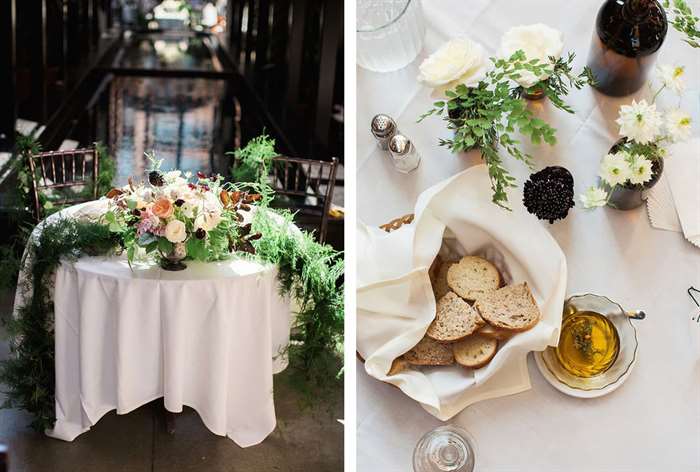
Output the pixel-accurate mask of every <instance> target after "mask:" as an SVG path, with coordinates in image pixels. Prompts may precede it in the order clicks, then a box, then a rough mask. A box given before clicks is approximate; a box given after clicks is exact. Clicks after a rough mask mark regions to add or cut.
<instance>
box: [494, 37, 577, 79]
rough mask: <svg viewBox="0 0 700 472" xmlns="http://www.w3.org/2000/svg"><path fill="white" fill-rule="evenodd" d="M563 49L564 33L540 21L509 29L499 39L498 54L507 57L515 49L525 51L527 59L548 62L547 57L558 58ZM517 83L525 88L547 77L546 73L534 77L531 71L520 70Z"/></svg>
mask: <svg viewBox="0 0 700 472" xmlns="http://www.w3.org/2000/svg"><path fill="white" fill-rule="evenodd" d="M563 49H564V35H563V34H562V33H561V31H559V30H556V29H554V28H552V27H550V26H547V25H544V24H542V23H537V24H534V25H527V26H516V27H514V28H511V29H509V30H508V31H506V33H505V34H504V35H503V38H502V39H501V48H500V56H501V57H503V58H509V57H510V56H512V55H513V54H514V53H515V52H516V51H518V50H520V51H523V52H524V53H525V57H526V58H527V59H528V60H532V59H538V60H539V61H540V62H541V63H548V62H549V57H550V56H553V57H555V58H557V59H558V58H559V57H560V56H561V53H562V51H563ZM520 75H521V76H520V78H519V79H518V83H519V84H520V85H521V86H523V87H526V88H529V87H532V86H533V85H535V84H536V83H537V82H539V81H541V80H544V79H546V78H547V76H546V75H543V76H541V77H536V76H535V75H534V74H533V73H531V72H528V71H524V72H521V74H520Z"/></svg>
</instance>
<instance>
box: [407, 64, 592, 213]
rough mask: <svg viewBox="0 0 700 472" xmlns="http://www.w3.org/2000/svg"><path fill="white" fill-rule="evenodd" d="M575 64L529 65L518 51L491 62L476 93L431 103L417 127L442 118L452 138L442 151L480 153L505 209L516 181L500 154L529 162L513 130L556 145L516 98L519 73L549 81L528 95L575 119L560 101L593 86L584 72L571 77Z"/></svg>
mask: <svg viewBox="0 0 700 472" xmlns="http://www.w3.org/2000/svg"><path fill="white" fill-rule="evenodd" d="M573 59H574V54H573V53H571V54H569V56H568V58H567V59H555V58H553V57H552V58H550V61H549V62H547V63H542V62H540V61H539V60H538V59H532V60H527V58H526V57H525V53H524V52H523V51H516V52H515V53H514V54H513V55H512V56H511V57H510V58H508V59H503V58H498V59H497V58H491V61H492V62H493V65H494V67H493V68H492V69H491V70H490V71H489V72H488V73H487V74H486V77H485V78H484V79H483V80H482V81H481V82H479V84H478V85H477V87H474V88H468V87H466V86H465V85H463V84H460V85H457V86H456V87H455V88H454V89H453V90H448V91H446V92H445V95H446V97H447V100H446V101H445V100H440V101H437V102H435V103H434V104H433V108H431V109H430V110H428V111H427V112H426V113H424V114H423V115H421V116H420V118H419V119H418V121H419V122H420V121H422V120H423V119H425V118H426V117H428V116H431V115H435V116H442V117H443V119H444V120H445V121H447V128H448V129H450V130H452V131H454V137H453V138H452V139H440V141H439V144H440V146H446V147H448V148H449V149H450V151H452V152H455V153H456V152H463V151H468V150H470V149H479V150H480V151H481V154H482V156H483V159H484V162H485V163H486V165H487V167H488V172H489V178H490V180H491V189H492V191H493V195H492V201H493V202H494V203H495V204H497V205H499V206H500V207H502V208H505V209H508V206H507V203H508V195H507V193H506V191H507V189H508V188H511V187H515V186H516V185H515V178H514V177H513V176H512V175H510V173H509V172H508V170H507V169H506V168H505V167H504V166H503V160H502V158H501V157H500V155H499V152H498V148H499V147H503V148H504V149H505V150H506V152H507V153H508V154H510V155H511V156H512V157H514V158H515V159H517V160H519V161H521V162H523V163H524V164H525V165H527V166H528V167H532V159H533V158H532V156H531V155H530V154H528V153H525V152H523V151H521V150H520V148H519V145H520V141H519V140H517V139H515V138H514V137H513V136H512V134H513V133H515V132H516V130H517V131H518V132H520V133H521V134H522V135H525V136H527V137H528V138H529V139H530V141H531V142H532V143H533V144H540V143H542V142H543V141H544V142H545V143H547V144H550V145H554V144H555V143H556V130H555V129H554V128H552V127H551V126H550V125H549V124H548V123H546V122H545V121H544V120H542V119H540V118H537V117H535V116H534V114H533V113H532V111H530V110H529V109H528V108H527V106H526V105H525V103H524V102H523V101H522V100H521V98H520V97H521V95H522V94H523V93H524V92H525V91H524V90H523V89H522V87H519V86H517V85H516V81H517V79H519V78H520V77H521V76H522V73H523V72H530V73H532V74H534V75H535V76H537V77H541V76H546V75H548V76H549V78H548V79H546V80H543V81H541V82H539V83H538V84H535V85H534V86H533V87H531V88H530V89H528V91H530V90H536V89H538V88H539V89H542V90H543V91H544V93H545V94H546V96H547V97H549V98H550V100H551V101H552V103H553V104H554V106H556V107H558V108H560V109H562V110H564V111H566V112H568V113H573V110H572V109H571V108H570V107H569V106H568V105H566V104H565V103H564V101H563V98H562V97H563V96H564V95H566V94H567V93H568V92H569V88H570V87H574V88H581V87H583V86H584V85H585V84H586V83H590V82H591V81H592V75H591V73H590V71H589V70H587V69H584V72H583V73H581V74H579V75H574V74H573V73H572V69H571V64H572V62H573Z"/></svg>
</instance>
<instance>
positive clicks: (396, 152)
mask: <svg viewBox="0 0 700 472" xmlns="http://www.w3.org/2000/svg"><path fill="white" fill-rule="evenodd" d="M389 153H390V154H391V161H392V162H393V164H394V167H396V170H398V171H399V172H403V173H404V174H408V173H409V172H412V171H414V170H416V169H417V168H418V165H419V164H420V154H418V152H416V148H415V146H414V145H413V143H412V142H411V140H410V139H408V138H407V137H406V136H404V135H403V134H395V135H394V136H392V138H391V139H390V140H389Z"/></svg>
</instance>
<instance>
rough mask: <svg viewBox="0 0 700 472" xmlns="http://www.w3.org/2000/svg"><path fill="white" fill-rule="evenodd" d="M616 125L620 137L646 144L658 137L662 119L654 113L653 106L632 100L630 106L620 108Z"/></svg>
mask: <svg viewBox="0 0 700 472" xmlns="http://www.w3.org/2000/svg"><path fill="white" fill-rule="evenodd" d="M616 123H617V124H618V125H620V136H623V137H625V138H628V139H631V140H633V141H636V142H637V143H639V144H647V143H650V142H652V141H653V140H654V139H655V138H656V137H657V136H658V135H659V133H660V131H661V126H662V124H663V118H662V116H661V113H659V112H658V111H656V105H655V104H653V103H652V104H651V105H649V104H648V103H647V101H646V100H640V101H639V102H637V101H636V100H632V104H631V105H622V106H621V107H620V117H619V118H618V119H617V121H616Z"/></svg>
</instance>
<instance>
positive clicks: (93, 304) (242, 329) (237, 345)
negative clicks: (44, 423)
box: [14, 199, 299, 447]
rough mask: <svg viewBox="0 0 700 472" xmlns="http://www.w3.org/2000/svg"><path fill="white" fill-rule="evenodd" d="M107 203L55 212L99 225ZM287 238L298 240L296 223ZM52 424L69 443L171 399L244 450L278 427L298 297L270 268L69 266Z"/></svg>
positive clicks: (60, 296)
mask: <svg viewBox="0 0 700 472" xmlns="http://www.w3.org/2000/svg"><path fill="white" fill-rule="evenodd" d="M106 208H107V200H105V199H101V200H97V201H94V202H88V203H84V204H80V205H75V206H72V207H69V208H66V209H65V210H62V211H61V212H59V213H56V214H54V215H51V216H50V217H48V218H47V219H46V220H44V221H43V222H42V223H41V224H39V225H38V226H37V227H36V228H35V229H34V231H33V232H32V236H31V238H32V239H33V240H36V238H38V237H39V234H40V232H41V230H42V228H43V226H44V225H45V224H48V223H51V222H55V221H57V220H58V219H60V218H64V217H70V218H77V219H83V220H96V219H97V218H99V215H101V214H103V213H104V211H105V210H106ZM290 231H293V232H298V231H299V230H298V228H296V226H293V225H292V226H291V227H290ZM30 265H31V253H29V255H28V258H26V259H25V262H24V267H23V270H22V271H21V272H20V277H19V284H18V289H17V294H16V297H15V303H14V307H15V314H14V316H18V311H17V310H18V308H19V307H20V306H22V305H24V303H26V302H27V299H26V296H27V294H28V292H27V290H26V288H27V284H28V282H29V280H30V278H29V273H28V272H27V271H28V268H29V267H30ZM54 315H55V347H56V358H55V368H56V424H55V425H54V429H53V430H50V431H47V432H46V433H47V434H48V435H49V436H52V437H55V438H57V439H63V440H65V441H72V440H73V439H75V438H76V437H77V436H79V435H80V434H82V433H84V432H85V431H87V430H89V429H90V427H91V426H92V425H94V424H95V423H97V421H99V419H100V418H101V417H102V416H103V415H104V414H105V413H107V412H109V411H111V410H114V409H116V410H117V413H118V414H124V413H128V412H130V411H132V410H134V409H136V408H138V407H140V406H142V405H144V404H146V403H148V402H150V401H152V400H155V399H157V398H160V397H164V402H165V407H166V408H167V409H168V410H170V411H172V412H180V411H182V407H183V405H187V406H190V407H192V408H194V409H195V410H196V411H197V412H198V413H199V415H200V416H201V418H202V421H203V422H204V424H205V425H206V427H207V428H209V430H211V431H212V432H213V433H214V434H218V435H221V436H228V437H229V438H231V439H233V440H234V441H235V442H236V443H237V444H238V445H239V446H241V447H247V446H253V445H255V444H258V443H260V442H261V441H262V440H264V439H265V438H266V437H267V436H268V435H269V434H270V433H271V432H272V431H273V430H274V429H275V425H276V419H275V406H274V401H273V380H272V376H273V374H276V373H278V372H281V371H282V370H284V368H285V367H286V366H287V356H286V346H287V345H288V343H289V330H290V325H291V309H290V300H289V299H287V298H286V297H281V296H280V294H279V283H278V280H277V269H276V267H274V266H273V265H270V264H264V263H258V262H255V261H252V260H247V259H243V258H232V259H230V260H227V261H220V262H211V263H203V262H195V261H187V269H185V270H183V271H180V272H168V271H164V270H162V269H161V268H160V267H159V266H158V265H157V264H156V263H155V262H154V261H152V260H147V259H143V260H137V261H136V262H134V263H133V264H132V268H129V264H128V262H127V261H126V258H125V257H124V256H114V257H83V258H80V259H78V260H77V261H75V262H69V261H64V262H63V263H62V264H61V265H60V266H59V268H58V269H57V271H56V276H55V291H54Z"/></svg>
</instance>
